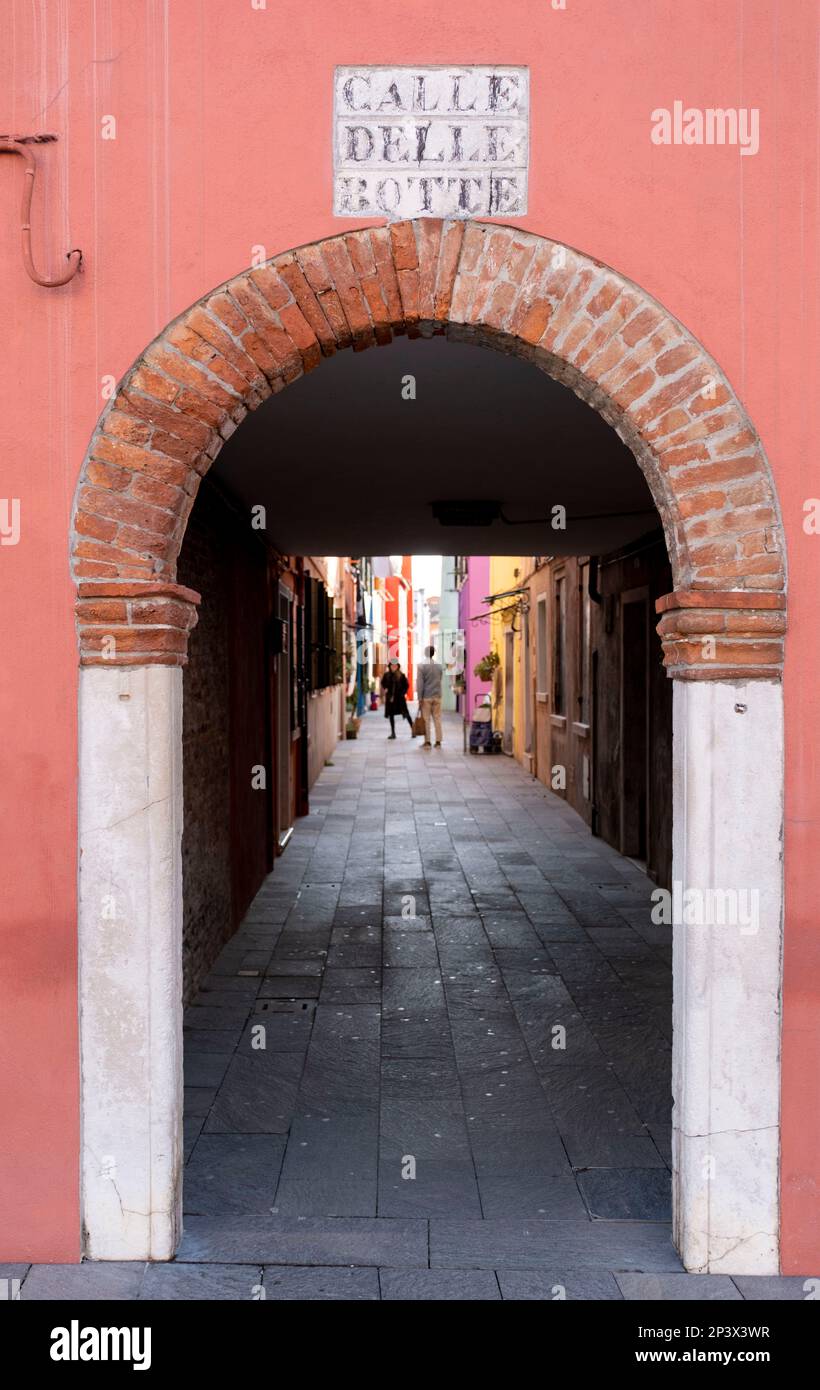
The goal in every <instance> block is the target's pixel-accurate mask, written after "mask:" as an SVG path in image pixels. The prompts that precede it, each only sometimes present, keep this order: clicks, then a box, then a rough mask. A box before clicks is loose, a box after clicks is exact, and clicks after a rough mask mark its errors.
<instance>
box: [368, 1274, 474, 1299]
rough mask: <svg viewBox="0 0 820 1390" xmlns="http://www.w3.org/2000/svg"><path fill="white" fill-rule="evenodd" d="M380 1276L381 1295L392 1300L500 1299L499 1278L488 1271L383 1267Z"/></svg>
mask: <svg viewBox="0 0 820 1390" xmlns="http://www.w3.org/2000/svg"><path fill="white" fill-rule="evenodd" d="M379 1279H380V1282H381V1292H382V1298H383V1299H384V1300H385V1301H387V1302H391V1303H399V1302H401V1303H410V1302H419V1301H421V1300H425V1301H427V1302H445V1301H456V1300H457V1301H459V1302H461V1303H470V1302H476V1303H479V1302H481V1303H489V1302H493V1301H497V1300H499V1299H500V1298H501V1292H500V1290H499V1287H498V1280H497V1279H496V1277H495V1274H493V1273H492V1272H491V1271H489V1270H481V1269H448V1270H444V1269H421V1270H416V1269H412V1270H405V1269H382V1270H380V1271H379Z"/></svg>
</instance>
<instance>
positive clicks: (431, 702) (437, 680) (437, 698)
mask: <svg viewBox="0 0 820 1390" xmlns="http://www.w3.org/2000/svg"><path fill="white" fill-rule="evenodd" d="M435 655H436V649H435V647H427V648H426V649H425V656H426V657H427V660H426V661H423V662H422V663H421V665H420V666H419V667H418V669H417V671H416V687H417V690H418V697H419V704H420V706H421V717H422V719H423V720H424V745H423V746H424V747H425V748H429V747H430V725H431V723H434V724H435V726H436V748H440V747H441V675H442V671H441V666H440V665H439V663H438V662H437V661H435V660H434V657H435Z"/></svg>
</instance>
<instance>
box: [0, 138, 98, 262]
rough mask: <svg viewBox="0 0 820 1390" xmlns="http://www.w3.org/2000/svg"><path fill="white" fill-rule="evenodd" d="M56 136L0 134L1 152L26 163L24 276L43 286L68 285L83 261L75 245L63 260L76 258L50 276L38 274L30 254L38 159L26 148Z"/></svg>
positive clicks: (23, 230)
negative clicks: (32, 206)
mask: <svg viewBox="0 0 820 1390" xmlns="http://www.w3.org/2000/svg"><path fill="white" fill-rule="evenodd" d="M56 139H57V136H56V135H0V154H16V155H19V156H20V158H21V159H22V160H23V163H24V164H25V166H26V169H25V175H24V183H23V204H22V212H21V216H22V222H21V226H20V233H21V237H22V245H23V264H24V266H25V267H26V273H27V275H28V276H29V278H30V279H32V280H33V281H34V283H35V285H44V286H45V288H46V289H55V288H56V287H57V286H58V285H67V284H68V282H69V280H73V279H74V276H75V275H76V274H77V271H78V270H80V268H81V267H82V263H83V253H82V251H81V250H80V249H79V247H74V248H73V250H71V251H67V252H66V260H71V258H72V256H76V258H77V259H76V260H75V261H73V262H72V264H71V266H70V268H69V269H68V270H67V271H66V273H65V275H55V276H54V277H53V278H51V279H50V278H49V277H48V276H47V275H41V274H40V272H39V271H38V269H37V267H36V266H35V264H34V259H33V257H32V254H31V199H32V195H33V193H34V180H35V178H36V175H37V161H36V160H35V158H34V154H33V153H32V151H31V150H30V149H29V148H28V147H29V145H46V144H50V143H51V142H52V141H53V140H56Z"/></svg>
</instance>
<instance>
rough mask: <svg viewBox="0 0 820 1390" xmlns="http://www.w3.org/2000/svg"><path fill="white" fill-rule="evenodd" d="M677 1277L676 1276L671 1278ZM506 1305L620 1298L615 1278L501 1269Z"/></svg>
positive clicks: (592, 1273)
mask: <svg viewBox="0 0 820 1390" xmlns="http://www.w3.org/2000/svg"><path fill="white" fill-rule="evenodd" d="M673 1277H677V1276H673ZM498 1282H499V1285H500V1287H501V1296H502V1298H503V1299H504V1301H505V1302H511V1303H512V1302H524V1301H527V1302H531V1301H535V1300H537V1301H538V1302H539V1303H547V1302H549V1303H562V1302H569V1303H572V1302H578V1301H590V1302H596V1303H599V1302H602V1301H604V1302H617V1301H619V1300H621V1299H623V1294H622V1293H621V1290H620V1288H619V1287H618V1284H617V1282H616V1279H615V1276H614V1274H609V1273H607V1272H605V1271H601V1272H596V1271H595V1270H591V1269H571V1270H568V1269H565V1268H564V1269H562V1268H557V1267H556V1268H554V1269H539V1270H514V1269H502V1270H499V1272H498Z"/></svg>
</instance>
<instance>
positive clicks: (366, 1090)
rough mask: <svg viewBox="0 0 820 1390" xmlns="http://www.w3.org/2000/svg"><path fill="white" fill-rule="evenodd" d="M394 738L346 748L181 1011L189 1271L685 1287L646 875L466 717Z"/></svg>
mask: <svg viewBox="0 0 820 1390" xmlns="http://www.w3.org/2000/svg"><path fill="white" fill-rule="evenodd" d="M385 733H386V725H385V721H384V720H383V719H382V718H380V717H378V716H377V715H372V716H370V717H369V718H366V719H365V720H364V721H363V728H362V731H361V734H360V737H359V739H358V740H357V741H349V742H346V743H342V744H340V745H339V747H338V749H337V751H336V752H335V753H334V755H333V759H332V763H331V764H330V765H329V766H327V767H326V768H325V770H324V772H323V773H322V775H321V778H320V780H319V782H318V784H317V786H316V787H315V789H314V792H313V796H312V805H313V810H312V813H311V815H310V816H309V817H307V818H305V819H304V820H301V821H299V822H298V823H297V826H296V829H295V832H294V836H293V840H292V842H291V844H290V846H289V847H288V850H287V853H286V855H285V856H284V857H283V858H282V859H281V860H280V861H279V863H278V864H277V867H276V872H275V873H274V874H273V875H272V876H271V877H270V879H269V880H268V881H267V882H266V884H265V885H264V886H263V888H262V889H261V891H260V893H259V894H258V896H257V898H256V900H255V902H254V904H253V906H252V908H251V910H250V911H249V913H248V915H247V918H246V920H245V923H244V924H243V926H242V928H241V929H240V931H239V932H238V933H237V935H236V936H235V937H234V938H233V939H232V941H231V942H230V943H229V944H228V946H227V947H226V948H225V949H224V950H223V952H222V954H221V956H220V957H219V959H218V961H217V962H216V964H215V966H214V969H213V971H212V973H211V975H210V976H209V977H208V979H207V981H206V982H205V984H204V986H203V988H202V990H201V992H200V993H199V995H198V997H197V999H196V1000H195V1002H194V1004H193V1006H192V1007H191V1008H189V1009H188V1010H187V1013H186V1018H185V1024H186V1034H185V1036H186V1057H185V1077H186V1130H187V1132H186V1153H187V1166H186V1170H185V1178H184V1210H185V1234H184V1236H183V1243H182V1246H181V1248H180V1251H179V1254H178V1260H179V1261H180V1262H182V1263H185V1262H188V1261H204V1262H208V1263H212V1264H219V1263H221V1262H223V1261H230V1262H233V1261H237V1260H238V1261H241V1262H243V1263H249V1264H250V1263H256V1262H260V1263H264V1264H265V1265H266V1266H273V1268H269V1269H268V1270H267V1272H266V1279H270V1278H273V1279H275V1280H276V1281H277V1282H284V1283H285V1284H287V1283H289V1282H294V1281H295V1282H296V1283H297V1284H298V1286H299V1288H300V1291H301V1296H302V1297H304V1296H308V1297H309V1296H311V1295H310V1294H309V1293H308V1292H307V1290H308V1289H309V1288H310V1287H312V1286H315V1294H314V1296H318V1297H327V1296H329V1293H328V1291H329V1290H331V1289H334V1288H336V1289H338V1290H339V1291H340V1294H341V1296H344V1297H351V1296H353V1297H355V1296H363V1297H370V1296H373V1294H374V1291H375V1290H376V1287H377V1284H376V1268H377V1267H381V1269H382V1274H381V1283H382V1294H383V1296H388V1297H389V1296H390V1295H391V1293H397V1294H398V1296H401V1297H405V1296H407V1290H408V1288H414V1289H415V1288H418V1289H419V1290H427V1295H426V1296H436V1297H441V1296H448V1291H449V1296H453V1291H455V1290H457V1291H458V1296H459V1297H464V1298H482V1297H497V1296H498V1290H499V1284H497V1283H496V1275H495V1273H494V1272H493V1271H496V1270H497V1271H498V1279H499V1282H500V1290H501V1293H502V1294H507V1295H509V1296H512V1297H518V1296H520V1295H521V1290H522V1287H524V1286H526V1287H528V1288H537V1290H538V1294H539V1296H541V1297H548V1298H549V1297H550V1296H551V1295H550V1293H549V1288H550V1287H551V1286H552V1284H555V1283H556V1282H557V1283H559V1284H565V1283H567V1282H568V1281H569V1282H570V1283H572V1281H573V1280H574V1281H575V1282H576V1285H578V1284H580V1286H581V1287H576V1289H575V1290H574V1293H573V1294H571V1295H570V1296H575V1297H578V1296H582V1289H583V1290H586V1291H587V1296H590V1295H592V1296H595V1297H607V1296H611V1297H618V1296H619V1295H618V1286H617V1284H616V1282H615V1280H614V1278H613V1275H612V1273H610V1271H611V1270H620V1271H623V1270H627V1271H628V1270H644V1271H674V1270H679V1269H680V1268H681V1266H680V1264H679V1261H678V1258H677V1255H676V1254H675V1251H674V1250H673V1248H672V1245H671V1242H670V1239H669V1219H670V1196H669V1187H670V1175H669V1168H668V1166H667V1165H668V1143H669V1122H670V1105H671V1102H670V1095H669V1087H670V1079H669V1078H670V1028H671V1013H670V990H671V976H670V962H669V953H670V947H669V942H668V940H667V937H666V931H665V929H664V928H662V927H655V926H652V925H651V924H650V920H649V910H648V893H649V890H650V885H649V884H648V881H647V879H646V878H645V876H644V875H643V874H642V873H641V871H640V870H639V869H637V868H636V867H634V866H633V865H632V864H631V863H630V862H629V861H628V860H626V859H624V858H622V857H621V856H620V855H618V854H617V853H616V852H615V851H614V850H612V849H610V848H609V847H608V846H606V845H605V844H603V843H602V842H601V841H599V840H594V839H592V838H591V836H590V835H589V833H588V831H587V829H586V827H585V826H584V825H583V824H582V822H581V821H580V819H579V818H578V817H577V816H576V815H575V813H574V812H573V811H572V810H570V809H569V808H568V807H567V806H566V805H565V804H564V803H563V802H561V801H560V800H559V799H558V798H556V797H554V796H552V795H551V794H550V792H549V791H547V790H545V789H544V788H543V786H541V785H540V784H539V783H537V782H535V781H533V780H531V779H530V778H528V777H527V776H526V774H525V773H524V772H523V771H522V770H521V769H520V767H518V766H517V764H515V763H514V762H513V761H512V760H511V759H508V758H504V757H487V756H476V757H469V756H465V755H464V753H463V751H462V738H461V721H460V720H458V719H457V718H453V717H451V718H450V719H449V720H448V721H447V726H446V729H445V744H444V747H443V748H442V749H434V750H431V751H429V752H427V751H424V750H423V749H422V748H421V744H420V741H419V740H416V741H413V740H411V738H410V737H409V736H407V735H406V732H403V734H402V736H401V737H402V738H403V741H400V740H399V739H397V741H396V743H395V744H393V743H392V742H388V741H387V740H386V737H385ZM260 1025H261V1026H260ZM263 1030H264V1031H263ZM428 1219H429V1235H428ZM624 1222H628V1223H629V1224H626V1225H625V1224H623V1223H624ZM428 1239H429V1244H428ZM305 1266H314V1267H316V1266H318V1267H319V1268H318V1270H317V1269H316V1268H314V1270H313V1271H308V1270H307V1269H306V1268H305ZM322 1266H336V1267H337V1268H336V1269H335V1270H334V1271H333V1272H331V1271H330V1270H329V1269H327V1268H322ZM339 1266H352V1267H354V1268H353V1269H350V1268H348V1269H340V1268H338V1267H339ZM576 1267H577V1271H578V1272H575V1270H576ZM523 1271H530V1272H529V1273H524V1272H523ZM442 1291H444V1294H442Z"/></svg>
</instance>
